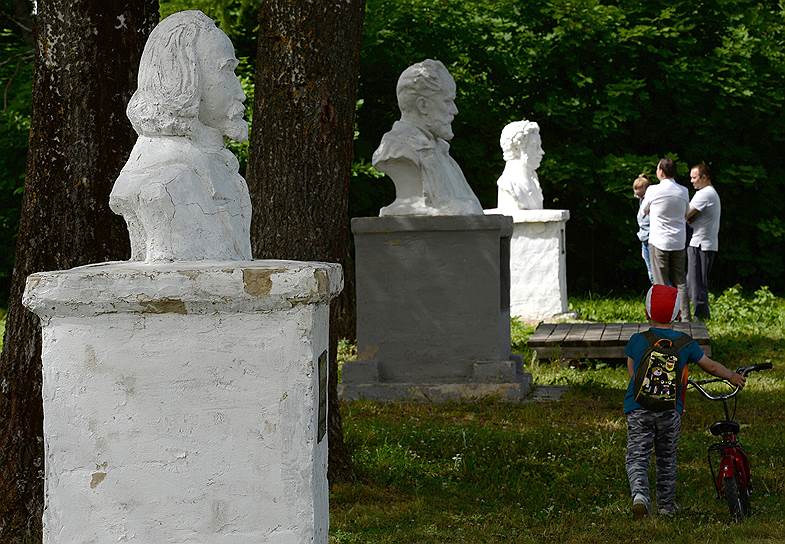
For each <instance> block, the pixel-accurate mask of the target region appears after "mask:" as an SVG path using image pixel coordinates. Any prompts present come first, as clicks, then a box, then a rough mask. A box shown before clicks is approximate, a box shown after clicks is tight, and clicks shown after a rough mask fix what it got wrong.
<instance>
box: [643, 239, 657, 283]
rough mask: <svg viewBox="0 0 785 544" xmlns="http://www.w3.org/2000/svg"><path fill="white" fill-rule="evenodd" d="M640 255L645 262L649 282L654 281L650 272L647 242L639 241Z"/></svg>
mask: <svg viewBox="0 0 785 544" xmlns="http://www.w3.org/2000/svg"><path fill="white" fill-rule="evenodd" d="M641 257H643V262H645V263H646V273H647V274H648V275H649V283H651V284H653V283H654V275H653V274H652V272H651V256H649V242H648V241H646V242H641Z"/></svg>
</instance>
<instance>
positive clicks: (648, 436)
mask: <svg viewBox="0 0 785 544" xmlns="http://www.w3.org/2000/svg"><path fill="white" fill-rule="evenodd" d="M680 431H681V414H679V413H678V412H677V411H676V410H668V411H666V412H650V411H649V410H644V409H639V410H634V411H632V412H630V413H629V414H627V478H628V479H629V480H630V492H631V493H632V496H633V497H635V495H636V494H638V493H640V494H641V495H643V496H644V497H646V499H648V500H649V502H651V495H650V493H649V458H650V457H651V452H652V449H653V450H654V454H655V456H656V458H657V506H658V507H659V508H660V509H664V510H667V511H672V510H673V509H674V508H675V498H676V446H677V444H678V441H679V432H680Z"/></svg>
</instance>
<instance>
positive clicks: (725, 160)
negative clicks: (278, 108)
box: [0, 0, 785, 308]
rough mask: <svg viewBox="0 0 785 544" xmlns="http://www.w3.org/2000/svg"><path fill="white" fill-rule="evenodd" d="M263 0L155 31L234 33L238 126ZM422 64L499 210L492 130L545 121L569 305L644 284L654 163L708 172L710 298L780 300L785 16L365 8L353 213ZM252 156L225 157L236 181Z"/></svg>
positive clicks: (11, 210) (474, 181)
mask: <svg viewBox="0 0 785 544" xmlns="http://www.w3.org/2000/svg"><path fill="white" fill-rule="evenodd" d="M259 2H260V0H161V2H160V6H161V16H162V18H163V17H165V16H166V15H168V14H170V13H172V12H174V11H178V10H181V9H201V10H202V11H204V12H205V13H207V14H208V15H210V16H211V17H213V18H214V19H216V20H217V21H218V23H219V24H220V26H221V27H222V28H223V29H224V30H225V31H226V32H227V34H229V36H230V37H231V38H232V41H233V42H234V45H235V48H236V50H237V56H238V58H239V59H240V60H241V64H240V68H239V69H238V72H239V74H240V77H241V80H242V81H243V85H244V87H245V90H246V94H247V95H248V97H249V99H248V101H247V103H246V104H247V111H248V118H249V120H250V114H251V112H252V110H253V74H254V66H253V62H254V59H255V52H256V26H257V24H256V20H255V17H256V14H257V12H258V9H257V8H258V5H259ZM20 10H21V12H23V11H24V10H30V11H32V2H26V1H20V0H0V94H2V98H1V100H2V102H1V103H0V106H1V109H0V149H1V150H2V152H0V308H2V307H6V306H7V296H8V288H9V283H10V277H11V271H12V267H13V254H14V244H15V236H16V231H17V227H18V220H19V206H20V202H21V195H22V191H23V182H24V169H25V155H26V152H27V143H28V142H27V140H28V130H29V123H30V102H31V82H32V76H33V73H32V70H33V62H32V59H33V42H32V36H31V34H30V32H29V16H28V17H27V19H25V17H22V16H21V15H24V13H21V12H20ZM28 13H29V11H28ZM425 58H435V59H439V60H441V61H442V62H444V63H445V65H446V66H447V67H448V69H449V70H450V72H451V73H452V75H453V77H454V78H455V80H456V83H457V88H458V90H457V99H456V103H457V105H458V108H459V110H460V113H459V114H458V116H457V117H456V119H455V121H454V122H453V129H454V132H455V139H454V140H453V142H452V155H453V156H454V158H455V159H456V160H457V161H458V163H459V164H460V165H461V167H462V169H463V171H464V173H465V174H466V178H467V179H468V181H469V183H470V185H471V186H472V188H473V189H474V191H475V193H476V194H477V196H478V197H479V198H480V201H481V202H482V204H483V206H484V207H486V208H491V207H495V205H496V179H497V178H498V176H499V175H500V174H501V172H502V169H503V167H504V161H503V160H502V158H501V151H500V149H499V144H498V140H499V133H500V131H501V129H502V128H503V126H504V125H505V124H506V123H508V122H510V121H514V120H519V119H523V118H526V119H530V120H533V121H537V122H538V123H539V124H540V127H541V133H542V138H543V147H544V149H545V158H544V160H543V163H542V166H541V167H540V169H539V171H538V173H539V177H540V183H541V185H542V189H543V193H544V195H545V207H546V208H556V209H568V210H570V213H571V219H570V221H569V223H568V227H567V262H568V267H567V268H568V282H569V286H570V291H571V293H583V292H587V291H592V292H595V293H596V292H600V293H609V292H619V291H628V292H630V291H642V289H643V288H644V285H645V270H644V268H643V266H642V262H641V261H640V257H639V245H638V240H637V238H636V236H635V232H636V230H637V225H636V223H635V212H636V209H637V201H636V200H635V199H634V198H633V195H632V188H631V184H632V180H633V179H634V178H635V177H636V176H637V175H638V174H640V173H642V172H643V173H647V174H648V175H649V176H650V177H651V178H652V179H655V178H654V175H653V174H654V172H653V170H654V166H655V164H656V161H657V159H658V158H659V157H661V156H670V157H672V158H674V159H676V160H677V164H678V167H679V175H678V181H679V182H681V183H684V184H685V185H686V186H689V183H688V170H689V166H690V165H693V164H695V163H698V162H700V161H705V162H706V163H707V164H709V165H710V167H711V168H712V171H713V173H714V178H715V186H716V187H717V190H718V192H719V193H720V195H721V197H722V203H723V214H722V225H721V231H720V239H721V248H720V258H719V259H718V261H717V264H716V265H715V270H714V272H713V277H712V280H713V286H712V287H713V288H714V289H717V290H719V289H721V288H725V287H728V286H731V285H734V284H737V283H738V284H740V285H742V286H743V287H746V288H750V289H754V288H756V287H758V286H760V285H768V286H770V287H771V289H772V290H773V291H774V292H778V293H782V292H783V291H785V261H784V260H783V255H785V247H784V246H785V219H783V218H785V213H784V212H785V198H783V190H785V116H784V115H783V114H782V112H783V106H784V105H785V2H782V1H780V2H754V1H745V0H706V1H700V0H697V1H696V0H692V1H686V0H682V1H672V0H669V1H658V0H654V1H650V2H638V1H637V0H619V1H615V2H613V1H603V2H600V1H597V0H549V1H527V2H522V1H515V0H471V1H467V0H431V1H424V0H367V8H366V16H365V26H364V39H363V45H362V50H361V67H360V81H359V94H358V96H359V98H360V99H359V100H358V102H357V108H358V112H357V113H358V115H357V122H356V134H355V140H356V141H355V160H354V164H353V172H352V180H351V189H350V191H351V192H350V205H349V208H350V209H349V211H350V216H353V217H354V216H375V215H377V214H378V210H379V208H380V207H382V206H384V205H386V204H388V203H390V202H391V201H392V200H393V199H394V196H395V191H394V187H393V184H392V182H391V181H390V180H389V179H388V178H386V177H384V176H383V175H382V174H381V173H379V172H377V171H376V170H374V169H373V167H372V166H371V165H370V160H371V155H372V153H373V150H374V149H375V148H376V146H377V145H378V143H379V141H380V139H381V136H382V134H384V132H386V131H387V130H389V128H390V126H391V125H392V123H393V122H394V121H395V120H396V119H397V118H398V116H399V113H398V109H397V105H396V98H395V84H396V81H397V78H398V75H399V74H400V72H401V71H402V70H403V69H404V68H406V67H407V66H408V65H410V64H412V63H414V62H417V61H420V60H423V59H425ZM257 122H264V120H257ZM247 150H248V146H247V144H244V145H237V146H235V151H236V152H238V154H239V155H240V157H241V163H242V165H243V167H244V164H245V161H246V159H247ZM690 189H691V187H690Z"/></svg>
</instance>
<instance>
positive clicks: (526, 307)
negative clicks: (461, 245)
mask: <svg viewBox="0 0 785 544" xmlns="http://www.w3.org/2000/svg"><path fill="white" fill-rule="evenodd" d="M499 143H500V145H501V148H502V153H503V157H504V160H505V161H506V162H505V166H504V172H503V173H502V175H501V177H499V180H498V181H497V185H498V187H499V196H498V207H497V208H495V209H491V210H485V213H487V214H497V213H502V214H505V215H508V216H511V217H512V218H513V222H514V224H515V226H514V228H513V235H512V240H511V242H510V313H511V314H512V315H514V316H518V317H521V318H523V319H525V320H527V321H538V320H540V319H544V318H549V317H554V316H557V315H559V314H564V313H566V312H567V260H566V251H565V227H566V223H567V220H568V219H569V218H570V212H569V211H568V210H543V209H542V206H543V196H542V189H541V188H540V182H539V178H538V177H537V168H539V166H540V163H541V161H542V157H543V155H544V152H543V150H542V141H541V139H540V127H539V125H538V124H537V123H535V122H533V121H526V120H522V121H515V122H513V123H510V124H508V125H507V126H505V127H504V129H503V130H502V133H501V138H500V141H499Z"/></svg>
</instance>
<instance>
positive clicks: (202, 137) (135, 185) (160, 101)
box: [109, 11, 251, 262]
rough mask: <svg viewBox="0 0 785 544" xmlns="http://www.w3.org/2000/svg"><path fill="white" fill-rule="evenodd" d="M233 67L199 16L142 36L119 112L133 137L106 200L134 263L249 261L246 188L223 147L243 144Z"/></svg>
mask: <svg viewBox="0 0 785 544" xmlns="http://www.w3.org/2000/svg"><path fill="white" fill-rule="evenodd" d="M237 64H238V61H237V59H236V58H235V55H234V48H233V47H232V43H231V42H230V41H229V38H228V37H227V36H226V34H224V33H223V32H222V31H221V30H220V29H219V28H218V27H217V26H216V25H215V23H214V21H213V20H212V19H210V18H209V17H207V16H206V15H205V14H203V13H202V12H200V11H182V12H178V13H175V14H173V15H170V16H169V17H167V18H166V19H164V20H163V21H162V22H161V23H160V24H159V25H158V26H157V27H156V28H155V29H154V30H153V31H152V33H151V34H150V37H149V39H148V40H147V43H146V44H145V48H144V52H143V53H142V58H141V62H140V65H139V76H138V88H137V90H136V92H135V93H134V95H133V97H132V98H131V101H130V102H129V104H128V108H127V114H128V118H129V119H130V121H131V124H132V125H133V127H134V130H135V131H136V133H137V134H138V135H139V138H138V139H137V141H136V145H135V146H134V148H133V150H132V151H131V156H130V157H129V159H128V162H127V163H126V164H125V166H124V167H123V169H122V171H121V172H120V175H119V176H118V178H117V180H116V181H115V183H114V187H113V188H112V193H111V195H110V198H109V206H110V207H111V209H112V210H113V211H114V212H115V213H117V214H119V215H122V216H123V218H124V219H125V221H126V224H127V225H128V232H129V236H130V239H131V260H132V261H147V262H160V261H198V260H208V259H209V260H250V259H251V244H250V225H251V200H250V196H249V194H248V186H247V185H246V183H245V180H244V179H243V178H242V176H240V174H239V164H238V161H237V158H236V157H235V156H234V155H233V154H232V152H231V151H229V150H228V149H227V148H226V146H225V144H224V136H226V137H228V138H230V139H233V140H237V141H244V140H247V139H248V125H247V124H246V122H245V120H244V119H243V114H244V112H245V108H244V105H243V102H244V101H245V94H244V93H243V89H242V86H241V85H240V81H239V80H238V78H237V76H236V75H235V73H234V70H235V68H236V67H237Z"/></svg>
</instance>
